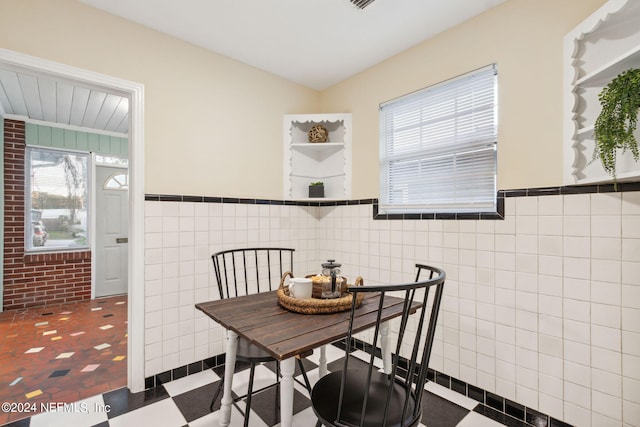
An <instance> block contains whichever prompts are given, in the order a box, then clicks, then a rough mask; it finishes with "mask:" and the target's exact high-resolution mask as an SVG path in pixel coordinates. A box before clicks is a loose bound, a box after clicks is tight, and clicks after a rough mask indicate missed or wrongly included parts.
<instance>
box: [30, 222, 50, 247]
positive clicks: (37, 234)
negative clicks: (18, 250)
mask: <svg viewBox="0 0 640 427" xmlns="http://www.w3.org/2000/svg"><path fill="white" fill-rule="evenodd" d="M47 237H49V235H48V234H47V232H46V231H45V229H44V225H43V224H42V223H41V222H40V221H38V222H34V223H33V246H44V244H45V243H47Z"/></svg>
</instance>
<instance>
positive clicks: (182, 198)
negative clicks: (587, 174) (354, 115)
mask: <svg viewBox="0 0 640 427" xmlns="http://www.w3.org/2000/svg"><path fill="white" fill-rule="evenodd" d="M627 191H640V181H635V182H619V183H618V189H617V192H620V193H622V192H627ZM613 192H616V190H615V188H614V186H613V184H594V185H565V186H561V187H540V188H520V189H513V190H499V191H498V193H497V195H496V203H497V212H473V213H469V212H461V213H448V212H441V213H405V214H381V213H379V203H378V199H376V198H373V199H354V200H325V201H315V200H273V199H249V198H238V197H208V196H189V195H175V194H145V196H144V199H145V201H154V202H196V203H236V204H246V205H272V206H309V207H325V206H354V205H372V206H373V219H375V220H429V219H442V220H449V219H452V220H466V219H473V220H482V219H486V220H501V219H504V215H505V214H504V203H505V199H506V198H508V197H537V196H558V195H568V194H593V193H613Z"/></svg>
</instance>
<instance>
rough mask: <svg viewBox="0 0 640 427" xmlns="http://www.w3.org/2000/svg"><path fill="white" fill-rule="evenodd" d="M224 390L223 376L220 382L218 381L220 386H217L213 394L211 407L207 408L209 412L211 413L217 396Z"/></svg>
mask: <svg viewBox="0 0 640 427" xmlns="http://www.w3.org/2000/svg"><path fill="white" fill-rule="evenodd" d="M222 390H224V375H223V376H222V380H221V381H220V384H219V385H218V389H217V390H216V392H215V394H214V395H213V399H211V406H209V411H211V412H213V405H214V404H215V403H216V399H217V398H218V396H219V395H220V392H221V391H222Z"/></svg>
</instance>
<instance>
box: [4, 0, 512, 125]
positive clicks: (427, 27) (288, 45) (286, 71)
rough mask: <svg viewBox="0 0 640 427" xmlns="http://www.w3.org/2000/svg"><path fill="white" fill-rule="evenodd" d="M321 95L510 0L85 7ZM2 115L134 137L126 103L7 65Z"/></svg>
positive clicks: (108, 0)
mask: <svg viewBox="0 0 640 427" xmlns="http://www.w3.org/2000/svg"><path fill="white" fill-rule="evenodd" d="M79 1H81V2H83V3H85V4H88V5H90V6H93V7H96V8H99V9H102V10H104V11H106V12H109V13H112V14H114V15H118V16H121V17H123V18H125V19H128V20H131V21H134V22H137V23H140V24H142V25H145V26H147V27H150V28H152V29H155V30H157V31H160V32H163V33H166V34H169V35H172V36H174V37H177V38H179V39H183V40H185V41H187V42H191V43H193V44H195V45H198V46H201V47H203V48H206V49H208V50H211V51H213V52H216V53H219V54H222V55H225V56H228V57H231V58H234V59H236V60H238V61H241V62H244V63H246V64H249V65H252V66H255V67H257V68H260V69H263V70H265V71H267V72H271V73H273V74H276V75H279V76H281V77H283V78H286V79H288V80H291V81H293V82H297V83H299V84H302V85H305V86H307V87H310V88H313V89H318V90H322V89H325V88H327V87H329V86H331V85H334V84H336V83H338V82H340V81H342V80H344V79H346V78H349V77H350V76H353V75H354V74H357V73H358V72H360V71H362V70H364V69H366V68H369V67H371V66H372V65H375V64H377V63H379V62H381V61H383V60H385V59H387V58H389V57H391V56H393V55H396V54H398V53H400V52H402V51H404V50H406V49H408V48H409V47H411V46H414V45H416V44H418V43H420V42H422V41H424V40H426V39H428V38H430V37H433V36H434V35H436V34H438V33H440V32H442V31H444V30H446V29H448V28H451V27H453V26H455V25H458V24H460V23H461V22H463V21H465V20H467V19H469V18H471V17H473V16H475V15H478V14H480V13H482V12H484V11H486V10H488V9H490V8H492V7H494V6H497V5H498V4H500V3H502V2H504V1H506V0H375V1H374V2H373V3H371V4H369V5H368V6H367V7H366V8H364V9H359V8H357V7H356V6H354V5H353V4H352V3H350V2H349V0H163V1H158V0H79ZM0 116H6V117H10V118H17V119H26V120H31V121H36V122H40V121H42V122H47V123H56V124H59V125H61V126H65V127H72V128H82V129H95V130H98V131H101V132H107V133H114V134H121V135H122V134H127V132H128V101H127V99H126V98H122V97H120V96H118V95H115V94H110V93H106V92H104V91H101V90H97V89H96V88H90V87H83V86H80V85H78V84H77V83H76V82H71V81H64V80H63V79H60V78H59V77H52V76H46V75H34V74H33V73H31V72H28V71H25V70H21V69H11V68H8V67H7V66H4V67H2V66H0Z"/></svg>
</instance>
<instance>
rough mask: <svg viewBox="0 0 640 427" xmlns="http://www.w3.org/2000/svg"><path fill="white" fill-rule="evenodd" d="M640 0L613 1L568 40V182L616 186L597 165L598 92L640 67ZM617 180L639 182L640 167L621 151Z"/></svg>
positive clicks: (565, 130)
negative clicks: (595, 154) (617, 77)
mask: <svg viewBox="0 0 640 427" xmlns="http://www.w3.org/2000/svg"><path fill="white" fill-rule="evenodd" d="M639 21H640V1H638V0H609V1H608V2H607V3H605V4H604V5H603V6H602V7H600V9H598V10H597V11H596V12H594V13H593V14H592V15H591V16H589V17H588V18H587V19H585V20H584V21H583V22H582V23H580V24H579V25H578V26H577V27H576V28H574V29H573V30H572V31H571V32H569V33H568V34H567V35H566V36H565V38H564V64H565V68H564V86H565V87H564V112H565V123H564V138H565V139H564V146H563V154H564V161H563V165H564V173H563V175H564V184H565V185H571V184H596V183H608V182H612V181H613V178H612V177H611V176H609V175H608V174H607V173H606V172H605V171H604V169H603V167H602V164H601V163H600V161H599V160H596V161H593V160H592V159H593V151H594V147H595V141H594V138H595V137H594V123H595V121H596V119H597V117H598V116H599V115H600V111H601V110H602V107H601V106H600V101H599V99H598V94H599V93H600V92H601V91H602V89H603V88H604V87H606V86H607V85H608V84H609V83H610V82H611V80H613V79H614V78H615V77H616V76H618V75H619V74H620V73H622V72H623V71H625V70H628V69H631V68H640V26H638V24H637V23H638V22H639ZM616 177H617V178H616V179H617V180H618V181H621V180H632V179H638V178H640V163H638V162H635V161H634V160H633V157H632V156H631V153H629V152H625V153H624V154H623V153H622V151H621V150H620V151H619V152H618V155H617V158H616Z"/></svg>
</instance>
